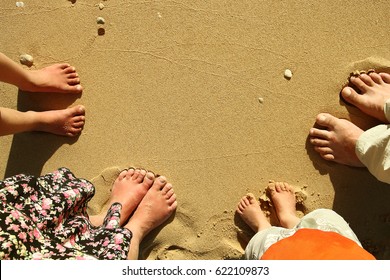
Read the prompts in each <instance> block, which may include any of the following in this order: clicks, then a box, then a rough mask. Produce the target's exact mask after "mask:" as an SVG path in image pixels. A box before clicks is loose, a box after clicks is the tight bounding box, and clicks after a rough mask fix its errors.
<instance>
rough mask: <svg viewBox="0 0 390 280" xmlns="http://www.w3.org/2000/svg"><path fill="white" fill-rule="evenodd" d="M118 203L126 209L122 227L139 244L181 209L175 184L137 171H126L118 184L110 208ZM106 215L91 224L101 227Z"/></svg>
mask: <svg viewBox="0 0 390 280" xmlns="http://www.w3.org/2000/svg"><path fill="white" fill-rule="evenodd" d="M115 202H119V203H121V205H122V211H121V216H120V225H121V226H124V227H126V228H127V229H129V230H130V231H131V232H132V234H133V239H136V240H138V241H139V242H140V241H142V240H143V239H144V237H145V236H146V235H147V234H148V233H149V232H150V231H151V230H153V229H154V228H156V227H158V226H159V225H161V224H162V223H164V222H165V221H166V220H167V219H168V218H169V217H170V216H171V215H172V213H173V212H174V211H175V209H176V207H177V201H176V194H175V192H174V190H173V187H172V184H170V183H168V182H167V179H166V178H165V177H164V176H159V177H157V178H156V176H155V175H154V174H153V173H152V172H147V171H146V170H143V169H134V168H130V169H128V170H124V171H122V172H121V173H120V174H119V176H118V177H117V179H116V180H115V182H114V184H113V186H112V190H111V197H110V199H109V202H108V205H112V204H113V203H115ZM105 215H106V214H105V213H101V214H99V215H97V216H92V217H91V222H92V223H93V224H94V225H101V224H102V223H103V220H104V218H105ZM129 218H130V219H129ZM132 244H133V241H132Z"/></svg>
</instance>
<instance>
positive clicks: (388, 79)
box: [379, 73, 390, 84]
mask: <svg viewBox="0 0 390 280" xmlns="http://www.w3.org/2000/svg"><path fill="white" fill-rule="evenodd" d="M379 75H380V76H381V78H382V80H383V81H384V82H385V83H386V84H390V74H388V73H379Z"/></svg>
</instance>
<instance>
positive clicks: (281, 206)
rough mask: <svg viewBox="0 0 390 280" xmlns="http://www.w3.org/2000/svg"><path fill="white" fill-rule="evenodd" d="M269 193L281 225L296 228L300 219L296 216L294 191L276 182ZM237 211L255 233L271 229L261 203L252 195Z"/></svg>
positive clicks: (241, 202) (285, 184)
mask: <svg viewBox="0 0 390 280" xmlns="http://www.w3.org/2000/svg"><path fill="white" fill-rule="evenodd" d="M267 191H268V192H269V194H270V196H271V199H272V203H273V205H274V207H275V212H276V214H277V216H278V219H279V222H280V225H281V226H282V227H284V228H293V227H294V226H296V225H297V224H298V223H299V221H300V219H299V218H298V217H297V216H296V198H295V193H294V189H293V188H292V187H291V186H290V185H289V184H287V183H284V182H275V183H270V184H269V185H268V188H267ZM236 211H237V213H238V214H239V215H240V216H241V218H242V219H243V220H244V222H245V223H246V224H247V225H248V226H249V227H250V228H251V229H252V230H253V231H254V232H259V231H261V230H264V229H267V228H270V227H271V224H270V222H269V221H268V219H267V218H266V216H265V215H264V213H263V211H262V210H261V208H260V204H259V201H258V200H257V199H256V198H255V197H254V195H253V194H251V193H249V194H247V195H245V196H243V197H242V198H241V200H240V202H239V203H238V206H237V209H236Z"/></svg>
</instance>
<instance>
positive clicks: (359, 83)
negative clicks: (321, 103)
mask: <svg viewBox="0 0 390 280" xmlns="http://www.w3.org/2000/svg"><path fill="white" fill-rule="evenodd" d="M350 82H351V84H352V85H353V86H354V87H355V88H356V89H357V91H356V90H355V89H354V88H352V87H349V86H347V87H344V88H343V89H342V91H341V95H342V97H343V98H344V99H345V101H347V102H348V103H350V104H352V105H354V106H356V107H357V108H358V109H360V110H361V111H362V112H364V113H365V114H367V115H369V116H372V117H374V118H376V119H378V120H379V121H381V122H382V123H389V121H388V120H387V118H386V116H385V113H384V106H385V103H386V101H387V100H389V99H390V75H389V74H387V73H375V72H371V73H369V74H361V75H359V76H357V77H351V78H350ZM316 123H317V124H318V125H319V126H320V127H322V128H315V127H313V128H311V129H310V132H309V135H310V142H311V144H313V145H314V149H315V151H317V152H318V153H319V154H320V155H321V157H322V158H324V159H325V160H329V161H335V162H337V163H341V164H345V165H349V166H355V167H363V166H364V165H363V164H362V162H361V161H360V160H359V158H358V157H357V155H356V153H355V147H356V142H357V140H358V138H359V137H360V136H361V135H362V133H363V132H364V131H363V130H362V129H360V128H359V127H358V126H356V125H354V124H353V123H351V122H350V121H348V120H345V119H339V118H336V117H334V116H332V115H330V114H327V113H321V114H319V115H318V116H317V118H316Z"/></svg>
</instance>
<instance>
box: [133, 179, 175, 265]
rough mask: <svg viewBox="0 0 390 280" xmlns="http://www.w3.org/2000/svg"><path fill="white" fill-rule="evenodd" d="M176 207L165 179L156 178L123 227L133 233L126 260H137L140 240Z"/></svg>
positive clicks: (164, 219) (170, 188) (173, 196)
mask: <svg viewBox="0 0 390 280" xmlns="http://www.w3.org/2000/svg"><path fill="white" fill-rule="evenodd" d="M176 207H177V201H176V195H175V193H174V191H173V189H172V185H171V184H169V183H167V181H166V179H165V177H162V176H161V177H158V178H157V179H156V180H155V181H154V183H153V185H152V187H151V188H150V189H149V191H148V192H147V193H146V195H145V197H144V198H143V199H142V201H141V203H140V204H139V205H138V207H137V210H136V211H135V212H134V214H133V216H132V217H131V218H130V221H129V222H128V223H127V224H126V225H125V227H126V228H128V229H129V230H130V231H131V232H132V233H133V238H132V239H131V245H130V250H129V255H128V259H130V260H135V259H138V254H139V246H140V244H141V242H142V240H143V239H144V238H145V236H146V235H147V234H148V233H149V232H150V231H151V230H153V229H155V228H156V227H158V226H159V225H161V224H162V223H163V222H165V221H166V220H167V219H168V218H169V217H170V216H171V215H172V213H173V212H174V211H175V209H176Z"/></svg>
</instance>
